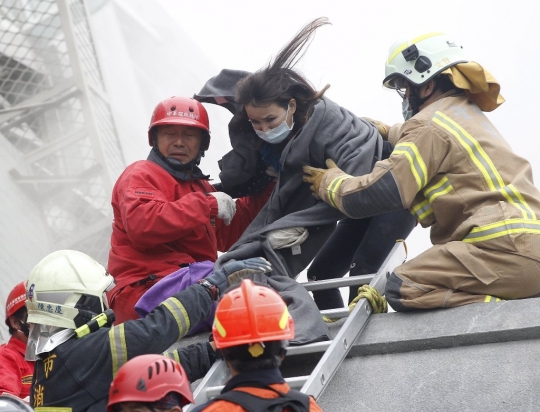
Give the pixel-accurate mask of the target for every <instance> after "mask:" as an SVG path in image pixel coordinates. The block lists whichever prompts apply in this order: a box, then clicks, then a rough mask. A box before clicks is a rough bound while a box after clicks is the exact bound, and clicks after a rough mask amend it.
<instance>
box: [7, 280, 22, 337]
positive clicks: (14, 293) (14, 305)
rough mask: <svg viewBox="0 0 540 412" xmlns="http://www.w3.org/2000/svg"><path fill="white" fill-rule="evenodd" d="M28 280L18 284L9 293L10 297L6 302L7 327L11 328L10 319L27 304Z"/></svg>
mask: <svg viewBox="0 0 540 412" xmlns="http://www.w3.org/2000/svg"><path fill="white" fill-rule="evenodd" d="M25 285H26V280H23V281H22V282H21V283H18V284H17V285H16V286H15V287H14V288H13V289H12V290H11V292H9V296H8V298H7V301H6V325H8V326H9V322H8V319H9V317H10V316H12V315H14V314H15V312H17V311H18V310H19V309H20V308H22V307H23V306H24V304H25V302H26V287H25Z"/></svg>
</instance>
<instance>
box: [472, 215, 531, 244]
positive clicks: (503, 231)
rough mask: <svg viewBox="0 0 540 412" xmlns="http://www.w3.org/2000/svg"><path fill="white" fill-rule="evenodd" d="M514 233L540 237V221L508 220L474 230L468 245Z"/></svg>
mask: <svg viewBox="0 0 540 412" xmlns="http://www.w3.org/2000/svg"><path fill="white" fill-rule="evenodd" d="M514 233H530V234H534V235H540V221H539V220H529V219H506V220H501V221H499V222H495V223H490V224H488V225H483V226H478V227H475V228H474V229H472V230H471V231H470V232H469V234H468V235H467V236H465V239H463V241H464V242H466V243H475V242H483V241H485V240H490V239H495V238H498V237H501V236H505V235H510V234H514Z"/></svg>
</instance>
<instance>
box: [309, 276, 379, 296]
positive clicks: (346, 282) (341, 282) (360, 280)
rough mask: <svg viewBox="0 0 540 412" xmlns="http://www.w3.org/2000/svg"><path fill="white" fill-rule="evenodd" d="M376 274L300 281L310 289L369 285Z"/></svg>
mask: <svg viewBox="0 0 540 412" xmlns="http://www.w3.org/2000/svg"><path fill="white" fill-rule="evenodd" d="M374 277H375V274H369V275H358V276H348V277H345V278H339V279H327V280H317V281H314V282H313V281H312V282H299V283H300V284H301V285H302V286H304V287H305V288H306V290H308V291H310V292H311V291H314V290H326V289H334V288H343V287H346V286H357V285H369V283H370V282H371V281H372V280H373V278H374Z"/></svg>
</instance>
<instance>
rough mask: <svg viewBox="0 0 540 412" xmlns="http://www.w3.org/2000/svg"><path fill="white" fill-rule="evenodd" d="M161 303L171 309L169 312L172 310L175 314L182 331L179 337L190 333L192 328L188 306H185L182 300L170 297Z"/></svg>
mask: <svg viewBox="0 0 540 412" xmlns="http://www.w3.org/2000/svg"><path fill="white" fill-rule="evenodd" d="M161 304H162V305H163V306H165V307H166V308H167V309H169V312H171V314H172V315H173V316H174V319H175V320H176V324H177V325H178V330H179V332H180V333H179V338H183V337H184V336H185V335H186V334H187V333H188V331H189V328H190V323H189V316H188V313H187V310H186V308H184V305H182V302H180V301H179V300H178V299H176V298H169V299H167V300H166V301H165V302H162V303H161Z"/></svg>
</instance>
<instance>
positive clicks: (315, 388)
mask: <svg viewBox="0 0 540 412" xmlns="http://www.w3.org/2000/svg"><path fill="white" fill-rule="evenodd" d="M406 257H407V252H406V247H405V243H404V242H398V243H396V245H395V246H394V247H393V248H392V250H391V251H390V253H389V254H388V256H387V258H386V260H385V261H384V263H383V264H382V265H381V267H380V269H379V270H378V271H377V273H375V274H369V275H361V276H351V277H346V278H340V279H330V280H321V281H314V282H304V283H301V284H302V285H303V286H304V287H305V288H306V289H307V290H308V291H314V290H325V289H333V288H336V287H346V286H360V285H366V284H369V285H370V286H372V287H374V288H375V289H377V290H378V291H379V293H381V294H382V293H383V292H384V288H385V286H386V278H387V276H388V275H389V274H390V273H391V272H392V271H393V270H394V268H395V267H396V266H399V265H401V264H402V263H403V262H404V261H405V259H406ZM371 312H372V309H371V305H370V304H369V302H368V301H367V300H366V299H361V300H360V301H359V302H358V303H357V305H356V306H355V308H354V309H353V310H352V311H351V312H349V310H348V308H342V309H331V310H324V311H321V314H322V315H325V316H327V317H329V318H331V319H340V318H344V317H347V320H346V321H345V322H344V323H343V325H342V326H341V328H340V330H339V332H338V333H337V335H336V337H335V338H334V339H332V340H330V341H325V342H317V343H311V344H307V345H302V346H289V347H288V348H287V358H289V357H291V356H295V355H300V354H309V353H323V355H322V357H321V359H320V360H319V362H318V363H317V365H316V366H315V368H314V369H313V371H312V372H311V374H310V375H306V376H295V377H289V378H285V381H286V382H287V383H288V384H289V386H290V387H291V388H293V389H297V390H300V391H301V392H303V393H305V394H308V395H311V396H313V397H314V398H315V399H318V398H319V397H320V396H321V394H322V393H323V391H324V389H325V388H326V386H327V385H328V383H329V382H330V380H331V379H332V377H333V376H334V374H335V373H336V371H337V370H338V368H339V366H340V365H341V363H342V362H343V360H344V359H345V357H346V356H347V354H348V353H349V351H350V349H351V348H352V346H353V344H354V342H355V341H356V339H357V338H358V336H359V335H360V334H361V333H362V331H363V329H364V327H365V326H366V324H367V321H368V319H369V316H370V315H371ZM229 377H230V374H229V369H228V367H227V364H226V363H225V362H224V361H223V360H221V359H218V360H217V361H216V362H215V363H214V364H213V365H212V367H211V368H210V370H209V371H208V373H207V374H206V376H205V377H204V378H203V379H202V380H201V382H200V383H199V385H198V386H197V387H196V389H195V391H194V392H193V398H194V401H195V404H196V405H200V404H202V403H204V402H207V401H208V400H210V399H212V398H213V397H215V396H217V395H219V394H220V392H221V390H222V389H223V386H224V384H225V382H226V381H227V380H228V379H229ZM190 409H191V405H189V406H188V407H187V408H186V409H185V410H187V411H189V410H190Z"/></svg>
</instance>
